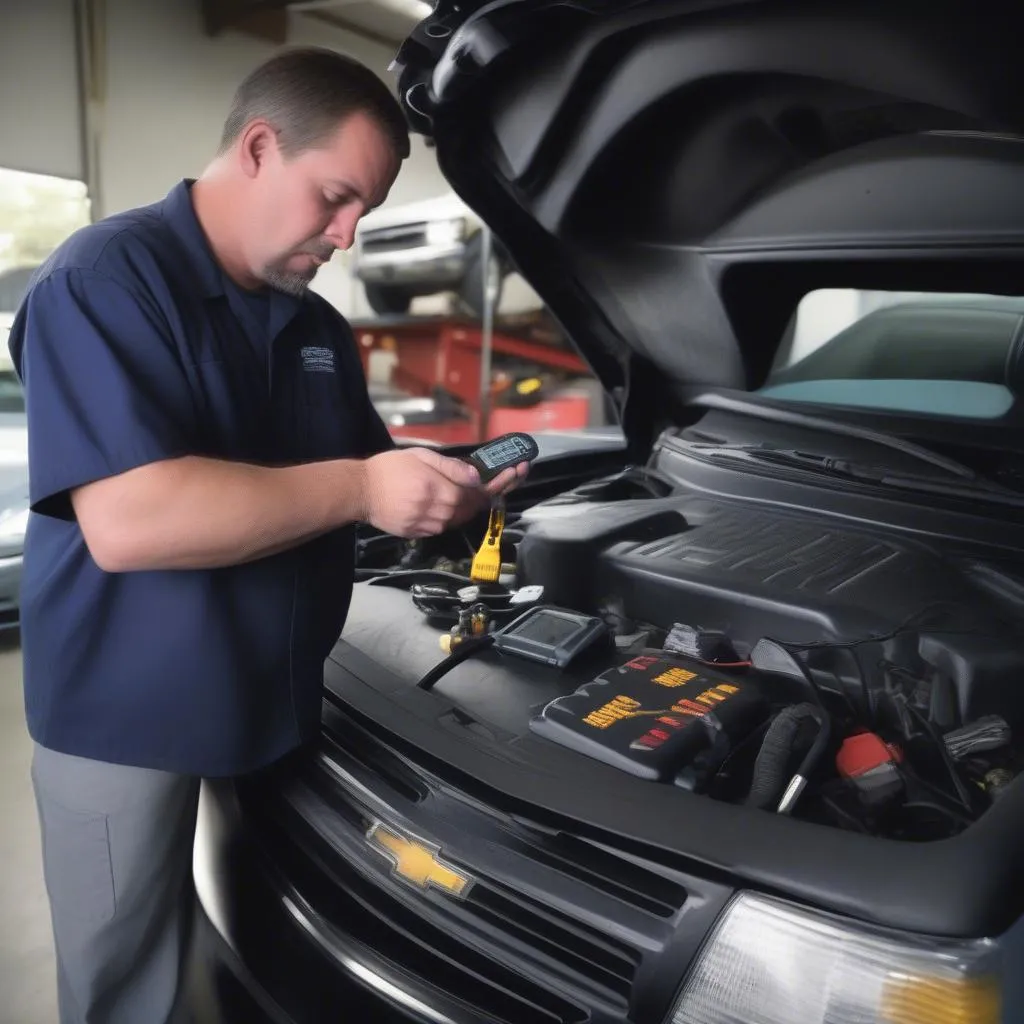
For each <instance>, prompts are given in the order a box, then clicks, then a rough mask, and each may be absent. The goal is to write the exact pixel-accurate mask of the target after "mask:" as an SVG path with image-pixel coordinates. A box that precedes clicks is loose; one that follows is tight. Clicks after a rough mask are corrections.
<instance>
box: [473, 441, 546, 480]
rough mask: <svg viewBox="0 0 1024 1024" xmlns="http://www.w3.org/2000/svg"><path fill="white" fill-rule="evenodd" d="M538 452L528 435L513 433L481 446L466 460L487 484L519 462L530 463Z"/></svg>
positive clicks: (534, 442) (535, 443) (535, 444)
mask: <svg viewBox="0 0 1024 1024" xmlns="http://www.w3.org/2000/svg"><path fill="white" fill-rule="evenodd" d="M539 451H540V449H539V448H538V447H537V442H536V441H535V440H534V439H533V438H532V437H530V435H529V434H523V433H521V432H520V431H515V432H513V433H511V434H502V435H501V437H496V438H495V439H494V440H493V441H488V442H487V443H486V444H482V445H481V446H480V447H479V448H477V449H476V451H474V452H472V453H471V454H470V455H467V456H466V459H467V461H468V462H470V463H471V464H472V465H474V466H476V468H477V471H478V472H479V473H480V480H481V481H482V482H483V483H485V484H488V483H490V482H491V481H492V480H493V479H494V478H495V477H496V476H497V475H498V474H499V473H500V472H501V471H502V470H505V469H509V468H510V467H512V466H518V465H519V463H520V462H532V461H533V460H534V459H535V458H537V455H538V453H539Z"/></svg>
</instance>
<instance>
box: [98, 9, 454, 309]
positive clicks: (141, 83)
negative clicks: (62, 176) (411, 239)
mask: <svg viewBox="0 0 1024 1024" xmlns="http://www.w3.org/2000/svg"><path fill="white" fill-rule="evenodd" d="M106 6H107V12H108V18H107V45H106V53H107V66H106V102H105V104H104V109H103V112H102V124H101V146H100V157H99V171H100V189H101V199H102V210H101V213H114V212H116V211H118V210H124V209H127V208H129V207H132V206H138V205H142V204H145V203H151V202H153V201H155V200H157V199H159V198H160V197H161V196H163V195H164V194H165V193H166V192H167V191H168V190H169V189H170V188H171V187H172V186H173V185H174V183H175V182H176V181H178V180H180V179H181V178H183V177H190V176H192V177H194V176H196V175H198V174H199V173H201V171H202V170H203V168H204V166H205V165H206V163H207V162H208V161H209V159H210V158H211V156H212V155H213V153H214V150H215V149H216V145H217V141H218V139H219V137H220V129H221V123H222V121H223V118H224V116H225V114H226V113H227V109H228V105H229V103H230V101H231V97H232V95H233V93H234V90H235V88H236V86H237V85H238V83H239V82H240V81H241V80H242V78H244V77H245V75H246V74H247V73H248V72H249V71H250V70H251V69H252V68H253V67H254V66H255V65H256V64H258V63H259V62H260V61H262V60H264V59H266V58H267V57H268V56H270V55H271V54H272V53H273V52H274V49H275V47H274V46H273V45H272V44H271V43H268V42H263V41H261V40H259V39H255V38H252V37H249V36H246V35H243V34H241V33H236V32H226V33H223V34H222V35H220V36H217V37H215V38H208V37H207V36H206V35H205V33H204V31H203V23H202V17H201V14H200V10H199V3H198V0H173V2H171V3H168V2H167V0H106ZM288 42H289V44H292V45H317V46H331V47H334V48H336V49H338V50H340V51H342V52H344V53H347V54H350V55H351V56H353V57H355V58H356V59H358V60H361V61H363V62H364V63H365V64H367V65H368V66H370V67H372V68H373V69H374V70H375V71H376V72H377V73H378V74H379V75H380V76H381V77H382V78H383V79H384V80H385V81H387V82H388V83H389V84H391V85H393V76H392V75H391V74H390V73H389V72H388V70H387V66H388V64H389V63H390V61H391V59H392V58H393V56H394V50H393V49H390V48H387V47H384V46H379V45H377V44H376V43H373V42H370V41H368V40H366V39H364V38H362V37H360V36H357V35H354V34H350V33H346V32H344V31H342V30H340V29H335V28H334V27H333V26H330V25H327V24H325V23H323V22H322V21H318V20H313V19H311V18H309V17H308V16H306V15H302V14H299V13H292V14H291V15H290V22H289V39H288ZM396 49H397V47H396ZM446 190H447V185H446V183H445V181H444V178H443V177H442V175H441V173H440V171H439V170H438V169H437V164H436V162H435V160H434V155H433V153H432V151H431V150H429V149H427V148H426V146H424V144H423V140H422V139H421V138H419V137H418V136H414V137H413V152H412V155H411V156H410V158H409V159H408V160H407V161H406V162H405V165H404V167H403V169H402V172H401V174H400V175H399V177H398V181H397V182H396V183H395V187H394V188H393V189H392V191H391V195H390V197H389V200H388V205H391V204H397V203H403V202H410V201H412V200H415V199H425V198H428V197H430V196H434V195H439V194H440V193H442V192H444V191H446ZM317 289H318V290H319V291H321V292H323V293H324V294H327V295H328V297H329V298H330V299H331V300H332V301H333V302H334V303H335V304H336V305H338V306H339V308H341V309H342V311H343V312H345V313H346V314H348V315H364V314H365V313H366V312H367V310H366V307H365V302H364V300H363V296H362V289H361V287H360V286H358V285H356V283H355V282H352V281H351V280H350V279H349V276H348V273H347V267H346V259H345V256H344V254H338V256H337V257H336V260H335V262H334V263H332V264H331V265H330V266H328V267H325V268H323V270H322V271H321V273H320V274H319V275H318V278H317Z"/></svg>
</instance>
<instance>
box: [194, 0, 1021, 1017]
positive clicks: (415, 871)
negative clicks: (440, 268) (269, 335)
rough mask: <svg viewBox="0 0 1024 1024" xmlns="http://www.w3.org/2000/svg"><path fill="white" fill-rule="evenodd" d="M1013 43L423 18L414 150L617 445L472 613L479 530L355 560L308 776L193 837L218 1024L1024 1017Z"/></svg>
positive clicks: (612, 19) (641, 12) (777, 25)
mask: <svg viewBox="0 0 1024 1024" xmlns="http://www.w3.org/2000/svg"><path fill="white" fill-rule="evenodd" d="M1015 27H1016V21H1015V19H1014V17H1013V15H1012V13H1011V10H1010V8H1009V7H1007V8H1005V9H1004V8H1003V7H1000V6H997V5H994V4H987V3H985V4H981V5H979V4H974V5H972V6H970V7H969V6H968V5H967V4H966V3H953V2H939V3H932V4H929V5H927V6H925V5H922V4H917V3H892V2H882V0H857V2H847V0H834V2H830V3H828V4H821V3H812V2H808V0H791V2H787V0H779V2H775V0H760V2H734V0H713V2H700V3H697V2H684V0H636V2H632V3H622V2H610V0H557V2H555V0H497V2H493V3H488V4H484V3H482V2H479V0H438V3H437V5H436V8H435V9H434V11H433V14H432V15H431V16H430V17H428V18H427V19H426V20H425V21H424V22H423V23H422V24H421V25H419V27H418V28H417V29H416V30H415V32H414V33H413V35H412V36H411V37H410V38H409V39H408V40H407V41H406V42H405V44H404V45H403V47H402V49H401V51H400V53H399V55H398V58H397V62H396V66H397V70H398V75H399V77H398V84H399V91H400V95H401V97H402V100H403V103H404V104H405V107H406V110H407V112H408V116H409V118H410V121H411V123H412V125H413V127H414V128H415V129H416V130H417V131H420V132H422V133H424V134H427V135H430V136H431V137H432V138H433V140H434V142H435V144H436V148H437V154H438V160H439V162H440V165H441V167H442V169H443V171H444V173H445V175H446V177H447V178H448V180H449V181H450V182H451V184H452V187H453V188H454V189H455V190H456V191H457V193H458V194H459V195H460V196H461V197H462V198H463V199H464V200H465V201H466V202H467V203H468V204H469V205H470V206H471V207H472V208H473V209H474V210H476V211H477V212H478V213H479V214H480V215H481V216H482V217H483V218H484V219H485V220H486V221H487V222H488V223H489V224H490V225H492V227H493V229H494V230H495V232H496V234H498V235H499V236H500V237H501V240H502V243H503V245H504V246H505V248H506V249H507V251H508V252H509V253H510V254H511V256H512V258H513V259H514V261H515V263H516V265H517V267H518V269H519V270H520V271H521V272H522V273H523V275H524V276H525V277H526V278H527V280H529V281H530V283H531V284H532V285H533V287H534V288H536V290H537V291H538V292H539V294H540V295H541V297H542V298H543V299H544V301H545V302H546V304H547V305H548V307H549V308H550V310H551V311H552V314H553V315H554V316H555V317H556V318H557V319H558V321H559V323H560V324H561V325H562V327H563V328H564V329H565V331H566V332H567V334H568V335H569V336H570V337H571V339H572V341H573V343H574V344H575V346H576V347H577V349H578V350H579V351H580V353H581V354H582V355H583V356H584V357H585V358H586V359H587V360H588V362H589V364H590V365H591V366H592V368H593V370H594V372H595V374H596V375H597V377H598V378H599V379H600V380H601V382H602V384H603V385H604V388H605V390H606V392H607V393H608V395H609V396H610V400H611V401H612V402H613V403H614V404H615V407H616V409H617V410H618V412H619V414H620V416H621V422H622V427H623V432H624V436H625V447H624V448H623V449H622V450H621V451H618V450H607V449H606V450H604V451H600V452H587V451H585V450H576V451H573V452H572V453H571V454H568V455H562V456H556V457H552V458H548V459H545V458H542V459H540V460H538V461H537V463H536V464H535V465H534V467H533V470H532V472H531V475H530V477H529V479H528V482H527V483H526V484H525V485H524V486H523V487H522V488H521V489H520V490H519V491H517V492H515V494H514V497H513V499H512V500H511V501H510V504H509V508H508V514H507V522H506V529H505V533H504V537H503V545H504V549H503V560H504V561H505V563H506V568H505V572H504V574H503V576H502V579H501V580H500V581H499V583H498V584H496V585H495V587H494V588H492V589H487V588H481V589H479V590H477V591H466V590H465V588H466V587H467V586H468V585H469V584H470V580H469V579H468V578H466V575H465V574H466V556H467V553H468V552H469V551H471V550H472V547H473V546H475V544H476V543H477V542H478V541H479V538H480V537H481V536H482V535H483V529H484V524H483V523H475V524H472V526H471V528H469V529H468V530H467V532H466V536H463V535H462V534H460V533H454V534H452V535H450V536H442V537H439V538H436V539H434V540H433V541H431V542H430V543H423V544H420V545H418V546H416V547H414V548H410V547H408V546H406V545H403V544H402V542H400V541H398V540H396V539H394V538H390V537H385V536H381V535H377V534H374V533H373V532H372V531H369V530H367V531H364V532H363V533H362V535H361V539H360V545H361V547H360V553H361V554H360V557H361V568H360V577H361V579H360V582H359V583H357V585H356V594H355V598H354V600H353V603H352V610H351V614H350V616H349V620H348V623H347V625H346V628H345V631H344V633H343V635H342V636H341V637H340V639H339V641H338V643H337V646H336V647H335V649H334V651H333V653H332V655H331V656H330V658H329V660H328V662H327V664H326V667H325V677H324V682H325V689H324V706H323V733H322V739H321V741H320V743H319V746H318V747H317V748H316V749H313V750H305V751H302V752H301V753H300V754H298V755H296V756H295V757H293V758H289V759H288V760H287V761H286V762H285V763H282V764H279V765H276V766H274V768H273V769H272V770H270V771H267V772H265V773H262V774H261V775H259V776H258V777H255V778H251V779H246V780H244V781H243V782H238V783H234V784H222V785H210V786H208V787H207V789H206V793H205V796H204V803H203V810H202V819H201V831H200V838H199V843H198V845H197V855H196V882H197V889H198V892H199V896H200V899H201V903H202V908H203V916H202V919H201V924H202V929H203V931H202V935H203V941H204V943H205V946H204V947H203V948H204V950H205V952H206V956H205V959H204V972H205V975H204V976H205V982H206V984H208V985H209V986H210V987H211V988H212V990H213V991H214V992H215V993H216V995H217V998H218V1000H219V1001H220V1003H221V1005H222V1006H223V1007H224V1010H223V1013H224V1019H225V1020H244V1021H246V1022H249V1024H251V1022H256V1021H259V1020H269V1021H276V1022H282V1024H286V1022H291V1024H314V1022H316V1024H323V1022H333V1021H338V1022H340V1021H346V1020H359V1021H364V1020H391V1019H394V1020H404V1021H419V1022H435V1024H448V1022H452V1024H477V1022H487V1024H584V1022H592V1024H607V1022H613V1021H614V1022H624V1021H630V1022H635V1024H854V1022H856V1024H1007V1022H1016V1021H1020V1020H1024V980H1022V979H1024V972H1022V971H1021V970H1020V969H1019V968H1020V964H1021V963H1022V962H1024V960H1022V957H1024V922H1022V911H1024V886H1022V885H1021V875H1020V872H1021V870H1022V867H1021V866H1022V864H1024V827H1022V822H1024V780H1022V779H1021V777H1020V769H1021V766H1022V764H1024V415H1022V412H1024V410H1022V394H1024V302H1022V301H1021V299H1020V297H1019V296H1020V295H1021V294H1022V293H1024V143H1022V140H1021V137H1020V133H1021V131H1022V129H1024V61H1022V59H1021V52H1020V45H1019V39H1020V35H1019V32H1018V31H1015ZM467 541H468V545H467ZM453 581H454V582H453ZM448 583H451V584H452V586H453V587H454V589H452V588H451V587H450V588H449V590H450V592H451V593H454V594H455V597H451V593H450V594H449V598H448V602H449V603H448V604H447V605H445V600H444V593H443V592H444V587H445V585H447V584H448ZM428 584H429V586H428ZM416 588H419V589H416ZM527 588H534V589H527ZM460 591H461V595H460V593H459V592H460ZM428 597H430V599H431V600H432V601H433V602H434V603H433V604H432V605H431V604H430V601H428V600H427V598H428ZM471 600H479V601H483V602H484V603H485V604H486V603H487V602H490V611H491V613H493V617H492V622H493V623H495V629H496V632H495V633H484V634H481V636H484V635H487V636H491V637H492V639H493V641H494V642H493V643H492V644H490V646H488V645H487V644H484V643H481V644H479V645H477V646H476V647H474V649H473V651H472V656H470V657H465V658H462V659H459V658H458V657H455V656H453V660H452V661H450V662H444V663H443V665H444V668H445V669H446V671H444V672H443V673H442V672H434V673H433V675H432V676H430V677H428V678H430V680H431V682H432V685H431V686H429V687H428V686H419V685H417V683H418V682H420V681H422V680H423V679H424V677H427V674H428V673H430V672H431V671H432V670H433V668H434V666H435V665H437V664H438V663H439V662H440V661H441V659H442V658H443V657H445V656H444V655H443V654H442V650H441V647H440V645H439V638H440V637H441V636H442V635H443V634H444V633H445V632H446V631H448V630H449V629H450V627H451V620H452V617H453V616H455V615H457V611H458V610H459V608H461V606H460V605H459V602H463V603H465V602H468V601H471ZM517 601H519V602H520V603H518V604H517V603H516V602H517ZM457 606H458V607H457ZM513 608H515V610H516V612H517V614H521V613H523V612H524V610H525V612H529V613H530V615H532V616H533V618H531V619H519V618H518V617H513V616H512V614H511V609H513ZM544 608H547V609H549V610H554V611H555V612H557V613H558V615H555V616H553V617H549V618H547V619H545V618H543V614H544V612H543V609H544ZM462 610H465V609H462ZM559 615H560V616H561V617H560V618H559ZM517 629H518V630H519V631H520V641H522V640H523V639H524V638H525V639H527V640H529V641H530V643H529V644H524V643H522V642H519V643H518V644H517V643H508V642H507V640H508V637H509V636H511V635H512V634H514V633H515V632H516V630H517ZM499 634H500V637H499ZM500 638H504V640H505V642H501V639H500ZM584 641H585V642H584ZM452 649H453V650H454V651H455V654H456V655H458V652H459V650H460V647H459V645H456V647H454V648H452ZM462 650H463V653H465V652H466V651H468V650H469V649H468V648H462ZM538 652H540V655H543V656H539V655H538ZM545 652H546V653H545Z"/></svg>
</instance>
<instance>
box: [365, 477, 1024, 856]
mask: <svg viewBox="0 0 1024 1024" xmlns="http://www.w3.org/2000/svg"><path fill="white" fill-rule="evenodd" d="M473 547H474V544H473V540H472V539H471V538H470V537H468V536H463V535H461V534H459V533H453V534H451V535H449V536H446V537H443V538H439V539H438V540H437V542H436V543H425V542H421V541H416V542H409V543H407V544H405V545H403V546H402V547H401V549H400V551H398V552H395V553H396V554H398V557H397V558H395V559H392V560H391V561H387V562H386V564H384V563H385V561H386V559H385V557H384V550H383V549H381V550H378V551H376V552H375V555H374V558H375V560H376V564H377V566H378V568H364V569H363V571H362V575H363V577H364V578H365V580H366V581H367V584H366V585H367V586H369V587H386V588H388V589H391V588H397V589H398V590H400V591H404V592H405V593H406V595H407V596H405V597H403V600H406V601H408V603H407V604H406V605H404V607H405V608H406V609H407V613H408V614H409V615H415V616H417V617H420V618H421V619H422V621H423V622H425V623H426V624H428V625H429V627H430V628H431V629H432V630H435V631H436V635H437V638H438V641H439V649H438V654H439V655H440V653H441V651H444V652H447V653H448V657H447V658H443V659H442V660H441V661H439V662H438V663H437V664H436V665H433V666H431V665H429V664H426V665H423V666H422V667H423V670H424V672H426V675H424V676H423V678H421V680H420V685H421V687H422V688H425V689H429V688H431V687H433V686H434V685H437V684H438V680H440V679H442V678H443V677H444V674H445V673H446V672H448V671H449V670H450V668H451V667H453V666H454V665H455V664H458V663H460V662H465V661H467V660H468V659H471V658H473V657H474V656H479V657H481V658H491V659H494V658H497V659H500V660H501V662H502V664H504V665H506V666H511V667H512V669H513V671H514V673H515V675H516V677H517V679H521V680H522V684H521V689H522V693H523V695H524V698H523V702H522V705H521V714H520V719H521V722H520V724H519V731H521V733H526V734H529V735H531V736H534V737H536V738H538V739H539V740H541V741H543V742H544V743H549V744H555V745H558V746H560V747H562V748H564V749H565V750H567V751H570V752H572V754H573V755H574V756H577V757H579V758H581V759H585V760H595V761H601V762H604V763H605V764H609V765H612V766H614V767H616V768H618V769H619V770H621V771H623V772H625V773H627V774H630V775H633V776H634V777H636V778H637V780H638V781H641V782H642V783H643V784H645V785H656V786H670V787H678V788H681V789H685V790H688V791H690V792H692V793H695V794H700V795H702V796H705V797H706V798H708V799H710V800H717V801H724V802H728V803H732V804H738V805H743V806H745V807H748V808H750V810H751V812H752V813H757V814H775V815H788V816H791V817H794V818H799V819H803V820H806V821H811V822H815V823H818V824H821V825H825V826H829V827H832V828H837V829H843V830H848V831H853V832H859V833H862V834H867V835H872V836H878V837H883V838H889V839H895V840H903V841H910V842H923V841H934V840H940V839H945V838H949V837H951V836H954V835H957V834H958V833H960V832H963V831H964V830H966V829H968V828H970V827H971V825H972V824H973V823H974V822H976V821H978V820H979V819H980V818H981V817H982V816H983V815H984V814H985V812H986V811H987V810H988V809H989V808H990V807H991V806H993V804H994V803H995V802H996V801H998V800H1000V799H1001V798H1002V796H1003V795H1004V794H1005V792H1006V791H1007V789H1008V787H1010V786H1011V785H1013V784H1014V780H1015V779H1016V778H1017V776H1018V775H1019V773H1020V770H1021V767H1022V764H1024V743H1022V742H1021V736H1022V726H1024V690H1022V689H1021V681H1022V679H1024V639H1022V638H1024V628H1022V627H1024V622H1022V618H1024V615H1022V613H1021V604H1020V603H1019V602H1020V596H1021V595H1022V594H1024V572H1022V571H1021V567H1020V566H1019V565H1013V564H1008V563H1007V562H1006V560H1005V559H1004V558H1000V557H994V556H993V554H992V552H991V550H990V549H987V548H986V546H985V545H983V544H981V543H978V542H972V541H970V540H969V539H966V538H965V539H964V540H962V541H961V542H957V543H953V542H949V541H948V540H947V539H945V538H943V539H942V541H941V542H940V541H938V540H933V539H931V538H929V537H927V536H914V535H912V534H910V533H908V532H904V531H898V530H888V529H886V528H885V527H878V526H869V525H864V524H860V523H854V522H852V521H850V520H848V519H847V520H844V519H842V518H837V517H834V516H828V515H824V514H820V513H818V512H816V511H815V510H813V509H796V508H773V507H766V506H765V505H764V504H763V503H755V502H751V501H744V500H742V499H734V498H730V497H726V496H720V495H709V494H707V493H703V492H699V491H696V490H694V489H691V488H688V487H687V486H685V484H683V483H675V482H672V481H671V479H670V478H666V476H665V475H664V474H660V473H658V472H657V471H653V470H651V469H639V468H629V469H626V470H624V471H622V472H619V473H615V474H613V475H611V476H606V477H603V478H601V479H597V480H593V481H590V482H588V483H586V484H584V485H582V486H579V487H577V488H574V489H572V490H569V491H565V492H562V493H560V494H557V495H555V496H553V497H550V498H548V499H547V500H542V501H539V502H538V503H536V504H534V505H532V506H530V507H528V508H526V509H525V510H524V511H522V512H521V513H519V514H516V515H512V514H509V515H508V516H507V517H506V519H505V522H504V532H503V535H502V536H501V542H500V548H501V571H500V574H499V575H498V578H497V579H496V580H493V581H488V582H485V583H481V582H480V581H479V580H473V579H471V578H470V577H471V570H472V565H473V553H472V552H473ZM541 613H544V614H546V615H548V616H549V617H547V618H544V616H543V615H542V614H541ZM552 614H553V615H555V616H556V617H555V618H553V617H550V616H551V615H552ZM559 615H560V616H561V617H562V618H561V619H558V618H557V616H559ZM573 622H575V623H576V625H575V627H573V625H572V623H573ZM573 628H575V629H576V632H572V629H573ZM584 632H586V637H587V639H586V642H585V643H584V642H583V641H582V640H580V639H579V638H580V637H582V636H583V633H584ZM511 634H516V635H515V636H514V637H512V639H514V640H515V642H514V643H513V642H511V641H510V636H511ZM488 648H496V650H486V649H488ZM485 650H486V653H484V652H485ZM540 661H545V662H546V665H547V666H548V667H547V668H546V669H545V670H544V671H545V672H550V671H551V666H555V669H556V670H558V671H561V672H562V675H561V677H560V678H561V679H562V680H563V685H562V688H561V692H560V693H559V694H557V695H555V696H553V697H548V696H545V697H543V698H542V699H540V700H538V699H537V695H538V694H537V691H536V689H531V686H530V681H531V680H532V679H533V678H534V677H535V676H536V674H537V673H538V671H539V669H538V667H537V663H538V662H540ZM570 664H571V671H564V670H566V669H567V668H569V667H570ZM428 670H429V671H428ZM517 685H518V684H517ZM526 695H528V697H527V696H526Z"/></svg>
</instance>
